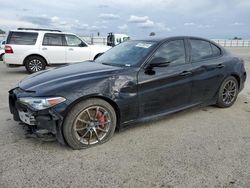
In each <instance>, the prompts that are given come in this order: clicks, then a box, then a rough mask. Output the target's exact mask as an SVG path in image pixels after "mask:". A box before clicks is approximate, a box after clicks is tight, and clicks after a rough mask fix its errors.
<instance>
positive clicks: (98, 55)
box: [93, 53, 103, 60]
mask: <svg viewBox="0 0 250 188" xmlns="http://www.w3.org/2000/svg"><path fill="white" fill-rule="evenodd" d="M102 54H103V53H100V54H97V55H96V56H95V57H94V59H93V60H96V59H97V58H98V57H100V56H101V55H102Z"/></svg>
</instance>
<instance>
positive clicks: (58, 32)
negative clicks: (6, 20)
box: [10, 29, 75, 35]
mask: <svg viewBox="0 0 250 188" xmlns="http://www.w3.org/2000/svg"><path fill="white" fill-rule="evenodd" d="M10 32H27V33H30V32H35V33H57V34H70V35H75V34H74V33H69V32H61V31H56V30H33V29H25V30H19V29H13V30H10Z"/></svg>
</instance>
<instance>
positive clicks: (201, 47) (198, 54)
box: [190, 39, 213, 61]
mask: <svg viewBox="0 0 250 188" xmlns="http://www.w3.org/2000/svg"><path fill="white" fill-rule="evenodd" d="M190 44H191V50H192V52H191V56H192V61H199V60H204V59H207V58H209V57H213V51H212V48H211V45H210V42H207V41H203V40H196V39H191V40H190Z"/></svg>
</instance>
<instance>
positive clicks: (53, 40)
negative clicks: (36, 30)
mask: <svg viewBox="0 0 250 188" xmlns="http://www.w3.org/2000/svg"><path fill="white" fill-rule="evenodd" d="M63 38H64V35H62V34H53V33H46V34H45V35H44V38H43V45H44V46H63Z"/></svg>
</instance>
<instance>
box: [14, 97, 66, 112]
mask: <svg viewBox="0 0 250 188" xmlns="http://www.w3.org/2000/svg"><path fill="white" fill-rule="evenodd" d="M65 100H66V99H65V98H63V97H48V98H47V97H23V98H20V99H19V101H20V102H21V103H23V104H26V105H29V106H31V107H32V108H34V109H36V110H44V109H46V108H50V107H52V106H55V105H57V104H60V103H62V102H64V101H65Z"/></svg>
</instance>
